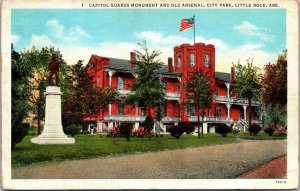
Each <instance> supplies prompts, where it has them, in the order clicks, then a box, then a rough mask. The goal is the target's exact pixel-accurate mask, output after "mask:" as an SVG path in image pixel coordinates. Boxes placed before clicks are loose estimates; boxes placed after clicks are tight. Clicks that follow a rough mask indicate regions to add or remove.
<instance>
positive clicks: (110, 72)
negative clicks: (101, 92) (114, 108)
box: [108, 71, 115, 116]
mask: <svg viewBox="0 0 300 191" xmlns="http://www.w3.org/2000/svg"><path fill="white" fill-rule="evenodd" d="M114 73H115V72H114V71H108V75H109V87H111V77H112V76H113V75H114ZM108 114H109V115H110V116H111V103H109V105H108Z"/></svg>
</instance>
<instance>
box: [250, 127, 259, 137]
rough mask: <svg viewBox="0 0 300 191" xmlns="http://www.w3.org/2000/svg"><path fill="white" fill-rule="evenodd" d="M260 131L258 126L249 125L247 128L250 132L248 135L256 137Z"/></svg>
mask: <svg viewBox="0 0 300 191" xmlns="http://www.w3.org/2000/svg"><path fill="white" fill-rule="evenodd" d="M260 130H261V126H260V125H258V124H251V125H250V127H249V132H250V135H252V134H253V135H254V136H256V135H257V134H258V133H259V132H260Z"/></svg>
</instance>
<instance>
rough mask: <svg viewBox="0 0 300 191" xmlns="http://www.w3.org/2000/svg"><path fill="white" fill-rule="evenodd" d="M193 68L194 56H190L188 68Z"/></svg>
mask: <svg viewBox="0 0 300 191" xmlns="http://www.w3.org/2000/svg"><path fill="white" fill-rule="evenodd" d="M193 66H195V54H190V67H193Z"/></svg>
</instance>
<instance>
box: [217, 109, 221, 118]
mask: <svg viewBox="0 0 300 191" xmlns="http://www.w3.org/2000/svg"><path fill="white" fill-rule="evenodd" d="M216 116H217V117H221V109H220V108H217V109H216Z"/></svg>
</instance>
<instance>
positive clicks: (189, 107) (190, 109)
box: [187, 105, 195, 116]
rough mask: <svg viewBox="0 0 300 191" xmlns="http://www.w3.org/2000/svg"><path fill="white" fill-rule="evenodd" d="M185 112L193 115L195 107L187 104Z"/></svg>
mask: <svg viewBox="0 0 300 191" xmlns="http://www.w3.org/2000/svg"><path fill="white" fill-rule="evenodd" d="M187 113H188V116H195V107H194V106H191V105H190V106H187Z"/></svg>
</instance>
